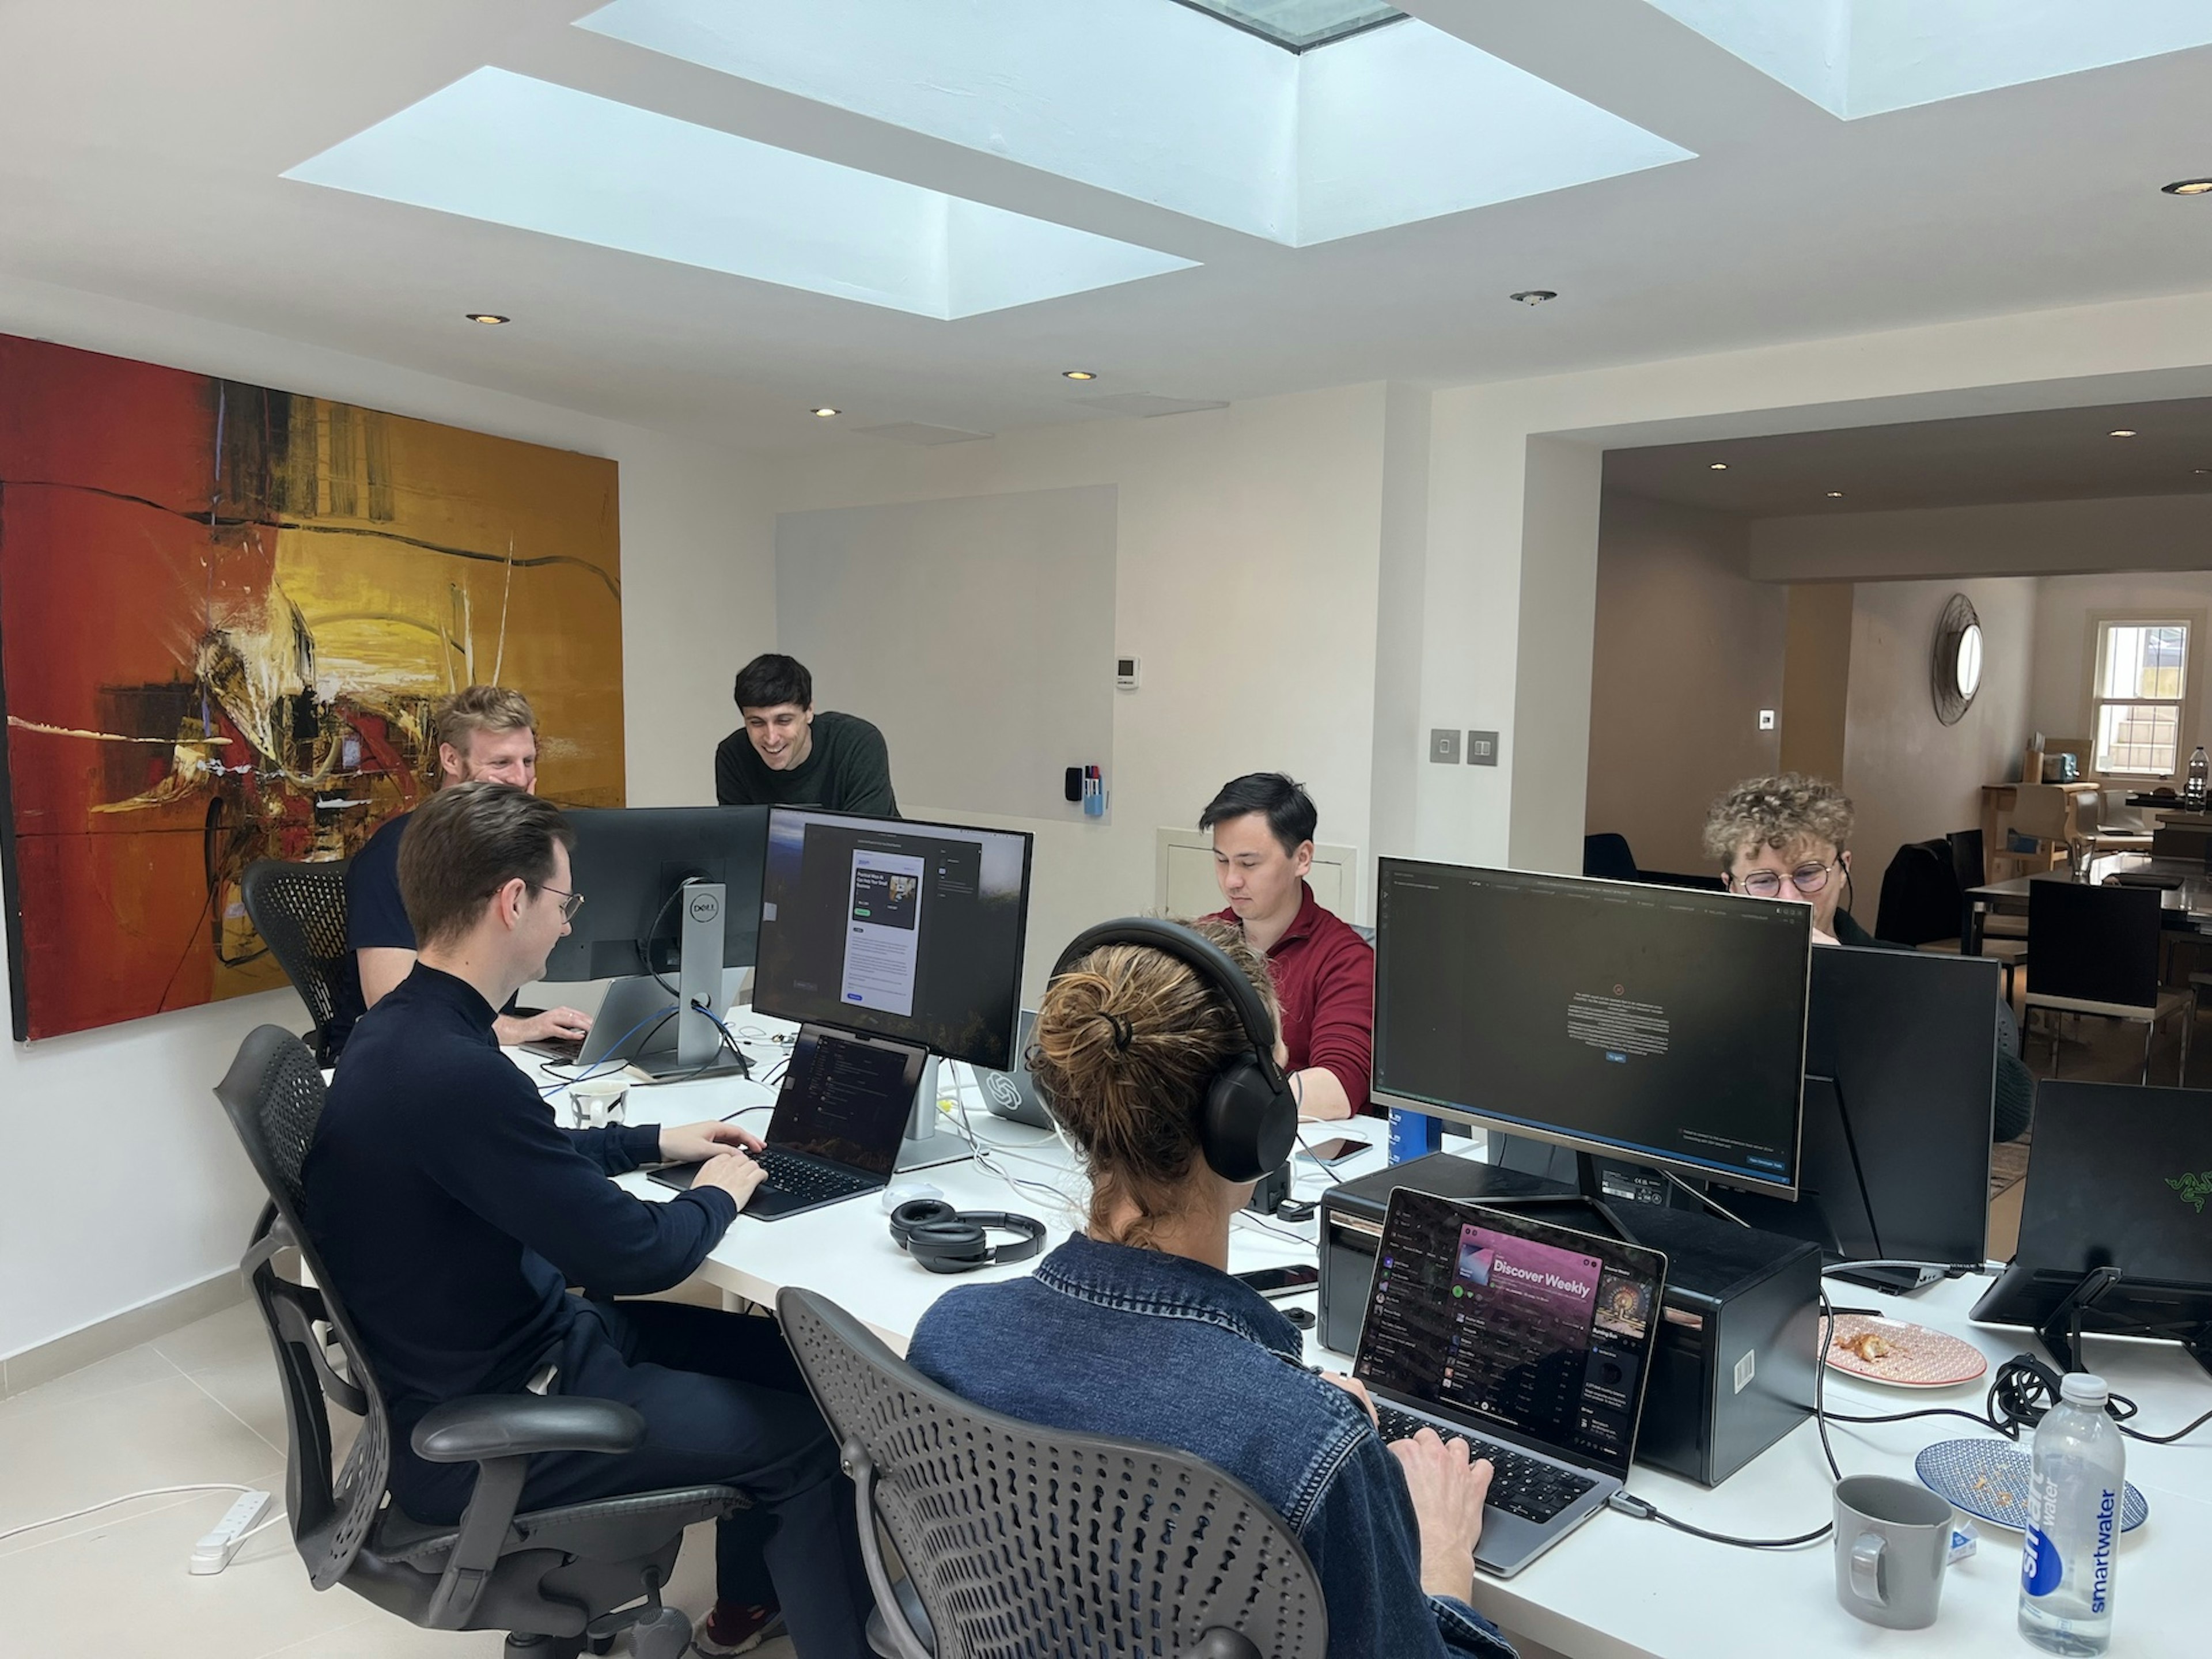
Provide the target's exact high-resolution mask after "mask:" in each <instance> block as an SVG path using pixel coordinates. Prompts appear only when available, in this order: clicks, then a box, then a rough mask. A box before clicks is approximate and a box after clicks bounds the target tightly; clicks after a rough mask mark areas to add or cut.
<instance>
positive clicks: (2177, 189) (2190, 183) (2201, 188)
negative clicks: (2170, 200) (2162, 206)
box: [2159, 179, 2212, 196]
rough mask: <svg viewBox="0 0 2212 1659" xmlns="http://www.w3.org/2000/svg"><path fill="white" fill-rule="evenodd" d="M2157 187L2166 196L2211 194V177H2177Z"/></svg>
mask: <svg viewBox="0 0 2212 1659" xmlns="http://www.w3.org/2000/svg"><path fill="white" fill-rule="evenodd" d="M2159 188H2160V190H2162V191H2165V192H2166V194H2167V195H2168V196H2212V179H2175V180H2174V181H2173V182H2172V184H2170V185H2160V186H2159Z"/></svg>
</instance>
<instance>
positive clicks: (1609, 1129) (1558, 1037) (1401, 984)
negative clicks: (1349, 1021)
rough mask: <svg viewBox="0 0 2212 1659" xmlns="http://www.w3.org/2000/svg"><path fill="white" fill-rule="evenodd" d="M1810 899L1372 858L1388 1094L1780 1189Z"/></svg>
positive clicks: (1381, 1062) (1801, 1025)
mask: <svg viewBox="0 0 2212 1659" xmlns="http://www.w3.org/2000/svg"><path fill="white" fill-rule="evenodd" d="M1812 918H1813V912H1812V908H1811V907H1810V906H1809V905H1804V904H1789V903H1779V902H1775V901H1772V900H1769V899H1755V898H1742V897H1738V896H1735V895H1733V894H1729V893H1712V892H1699V891H1694V890H1689V889H1686V888H1674V887H1657V886H1651V885H1648V884H1644V883H1640V882H1612V881H1591V880H1589V879H1586V878H1581V877H1575V876H1553V875H1541V874H1535V873H1532V872H1523V871H1515V870H1484V869H1476V868H1472V867H1468V866H1460V865H1449V864H1427V863H1420V862H1416V861H1415V860H1410V859H1384V860H1382V861H1381V870H1380V878H1379V882H1378V898H1377V902H1376V912H1375V923H1376V934H1375V1076H1374V1092H1375V1094H1376V1096H1377V1097H1379V1098H1381V1099H1382V1100H1383V1102H1384V1103H1386V1104H1389V1103H1395V1104H1398V1105H1403V1106H1407V1107H1410V1108H1412V1109H1414V1110H1416V1111H1425V1112H1433V1113H1437V1114H1439V1115H1444V1116H1455V1117H1458V1118H1461V1119H1463V1120H1465V1121H1471V1122H1476V1123H1480V1124H1483V1125H1485V1126H1486V1127H1497V1128H1502V1129H1505V1130H1509V1131H1515V1132H1519V1133H1527V1134H1531V1135H1534V1136H1537V1137H1539V1138H1540V1139H1548V1140H1552V1141H1555V1142H1558V1143H1559V1144H1560V1145H1563V1146H1572V1147H1574V1148H1576V1149H1577V1150H1578V1151H1583V1152H1595V1153H1600V1154H1603V1155H1607V1156H1611V1157H1615V1158H1629V1159H1633V1160H1640V1161H1644V1162H1649V1163H1653V1164H1658V1165H1661V1166H1662V1167H1668V1166H1671V1167H1674V1168H1676V1169H1679V1170H1685V1171H1688V1172H1692V1173H1695V1174H1698V1175H1701V1176H1706V1177H1707V1178H1709V1179H1711V1180H1717V1181H1721V1182H1726V1183H1728V1184H1730V1185H1741V1186H1750V1187H1753V1188H1765V1189H1768V1190H1776V1189H1779V1190H1783V1191H1789V1190H1792V1189H1793V1188H1794V1187H1795V1183H1796V1177H1797V1148H1798V1139H1799V1125H1800V1118H1801V1101H1802V1093H1803V1087H1804V1070H1805V1006H1806V981H1807V973H1808V956H1809V954H1810V951H1811V940H1812Z"/></svg>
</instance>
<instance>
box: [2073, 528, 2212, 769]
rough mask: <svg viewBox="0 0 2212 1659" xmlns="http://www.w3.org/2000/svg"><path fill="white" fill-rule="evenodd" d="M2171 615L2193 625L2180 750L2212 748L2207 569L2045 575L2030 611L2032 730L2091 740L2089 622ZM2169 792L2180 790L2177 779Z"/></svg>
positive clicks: (2211, 593)
mask: <svg viewBox="0 0 2212 1659" xmlns="http://www.w3.org/2000/svg"><path fill="white" fill-rule="evenodd" d="M2116 612H2118V613H2123V614H2132V615H2134V616H2137V617H2179V618H2180V619H2182V620H2185V621H2187V622H2189V623H2192V624H2193V626H2192V627H2191V630H2190V641H2189V647H2190V648H2189V665H2188V677H2189V700H2188V703H2187V706H2186V708H2185V710H2184V713H2183V715H2182V726H2181V752H2180V755H2179V760H2181V761H2182V762H2183V763H2186V762H2187V760H2188V758H2189V751H2190V750H2191V748H2192V747H2193V746H2194V745H2196V744H2200V743H2205V742H2212V673H2208V672H2207V671H2206V668H2205V665H2206V663H2207V661H2208V660H2212V658H2208V657H2207V655H2206V637H2205V636H2206V632H2207V625H2208V623H2212V571H2176V572H2172V573H2170V574H2169V573H2147V572H2130V573H2124V574H2112V575H2100V576H2047V577H2045V579H2044V580H2043V581H2042V582H2041V583H2040V584H2039V586H2038V592H2037V595H2036V606H2035V684H2034V690H2033V697H2032V699H2031V702H2030V712H2031V713H2032V714H2033V717H2034V718H2033V724H2034V726H2035V729H2036V730H2038V731H2039V732H2044V733H2045V734H2046V735H2047V736H2050V737H2054V738H2061V737H2065V738H2086V737H2090V736H2093V733H2092V732H2091V731H2090V717H2089V677H2090V675H2091V673H2092V671H2093V669H2094V667H2095V664H2096V652H2097V641H2096V632H2095V619H2096V618H2097V617H2100V616H2102V617H2107V618H2111V617H2112V616H2113V614H2114V613H2116ZM2175 787H2179V781H2177V783H2176V786H2175Z"/></svg>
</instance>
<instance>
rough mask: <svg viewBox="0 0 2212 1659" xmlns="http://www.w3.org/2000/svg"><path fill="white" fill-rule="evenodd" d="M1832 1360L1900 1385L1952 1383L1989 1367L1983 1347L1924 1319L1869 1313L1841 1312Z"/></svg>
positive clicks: (1873, 1379)
mask: <svg viewBox="0 0 2212 1659" xmlns="http://www.w3.org/2000/svg"><path fill="white" fill-rule="evenodd" d="M1828 1364H1831V1365H1832V1366H1833V1367H1834V1368H1835V1369H1836V1370H1839V1371H1842V1372H1844V1374H1845V1375H1846V1376H1858V1377H1863V1378H1865V1379H1866V1380H1867V1381H1868V1382H1869V1383H1891V1384H1893V1385H1894V1386H1895V1387H1898V1388H1900V1389H1948V1388H1950V1387H1952V1386H1954V1384H1957V1383H1971V1382H1972V1381H1973V1380H1974V1379H1975V1378H1976V1377H1978V1376H1980V1375H1981V1374H1982V1373H1983V1372H1984V1371H1986V1370H1989V1368H1990V1362H1989V1361H1988V1359H1987V1358H1984V1356H1983V1353H1982V1351H1981V1350H1980V1349H1979V1348H1977V1347H1976V1346H1974V1345H1973V1344H1972V1343H1971V1342H1962V1341H1960V1340H1959V1339H1958V1338H1957V1337H1955V1336H1949V1335H1946V1334H1944V1333H1943V1332H1942V1331H1931V1330H1929V1328H1927V1327H1926V1326H1925V1325H1908V1324H1906V1323H1905V1322H1904V1321H1903V1320H1901V1319H1877V1318H1874V1317H1871V1316H1869V1315H1866V1314H1843V1315H1840V1316H1838V1318H1837V1320H1836V1324H1835V1329H1834V1330H1833V1331H1832V1332H1831V1333H1830V1334H1829V1337H1828Z"/></svg>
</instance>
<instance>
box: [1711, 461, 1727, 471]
mask: <svg viewBox="0 0 2212 1659" xmlns="http://www.w3.org/2000/svg"><path fill="white" fill-rule="evenodd" d="M1712 471H1715V472H1725V471H1728V463H1727V462H1726V461H1715V462H1714V463H1713V464H1712Z"/></svg>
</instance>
